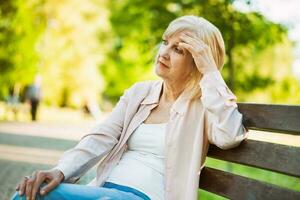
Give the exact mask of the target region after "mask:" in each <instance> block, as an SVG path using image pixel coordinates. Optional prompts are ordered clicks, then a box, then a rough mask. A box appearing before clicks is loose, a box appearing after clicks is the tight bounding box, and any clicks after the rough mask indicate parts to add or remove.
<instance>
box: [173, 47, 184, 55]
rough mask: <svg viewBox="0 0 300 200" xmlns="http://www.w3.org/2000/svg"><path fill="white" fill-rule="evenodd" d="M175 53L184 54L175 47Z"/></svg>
mask: <svg viewBox="0 0 300 200" xmlns="http://www.w3.org/2000/svg"><path fill="white" fill-rule="evenodd" d="M174 51H175V52H176V53H178V54H183V50H182V49H179V48H178V47H174Z"/></svg>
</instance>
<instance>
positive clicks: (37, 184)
mask: <svg viewBox="0 0 300 200" xmlns="http://www.w3.org/2000/svg"><path fill="white" fill-rule="evenodd" d="M45 177H46V176H45V173H44V172H38V173H37V174H36V179H35V182H34V184H33V187H32V191H31V198H32V199H35V197H36V193H37V192H38V190H39V188H40V186H41V184H42V183H43V182H44V180H45Z"/></svg>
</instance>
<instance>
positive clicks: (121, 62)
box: [101, 0, 286, 101]
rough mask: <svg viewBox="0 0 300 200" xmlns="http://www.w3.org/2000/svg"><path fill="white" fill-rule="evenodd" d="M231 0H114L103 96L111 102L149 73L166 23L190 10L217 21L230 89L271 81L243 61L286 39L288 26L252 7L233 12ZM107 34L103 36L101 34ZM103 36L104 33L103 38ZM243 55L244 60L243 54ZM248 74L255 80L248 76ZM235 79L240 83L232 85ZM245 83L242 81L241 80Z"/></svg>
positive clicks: (258, 85)
mask: <svg viewBox="0 0 300 200" xmlns="http://www.w3.org/2000/svg"><path fill="white" fill-rule="evenodd" d="M233 2H234V1H229V0H202V1H192V0H186V1H168V0H167V1H158V0H154V1H147V2H145V1H141V0H130V1H129V0H127V1H126V0H125V1H112V2H110V4H109V8H110V10H111V15H110V21H111V32H112V39H111V40H110V42H111V43H112V44H113V45H111V48H110V51H109V52H108V53H107V59H106V62H105V65H102V66H101V71H102V73H103V74H104V78H105V82H106V83H107V86H106V88H105V91H104V95H105V96H106V97H108V98H109V99H112V100H114V101H116V100H117V98H118V96H120V95H121V93H122V92H123V90H124V89H125V88H127V87H129V85H131V84H132V83H133V82H136V81H137V80H143V79H146V78H149V75H148V74H149V73H150V71H151V68H152V64H153V57H154V55H155V52H156V51H155V47H156V46H157V45H158V44H159V42H160V40H161V36H162V34H163V31H164V30H165V28H166V27H167V25H168V23H169V22H170V21H171V20H173V19H174V18H176V17H179V16H182V15H186V14H193V15H198V16H202V17H204V18H206V19H208V20H209V21H211V22H212V23H213V24H215V25H216V26H217V27H218V28H219V29H220V30H221V32H222V34H223V37H224V40H225V45H226V53H227V62H226V64H225V67H224V70H223V74H224V76H225V80H226V81H227V82H228V85H229V87H230V88H231V89H232V90H237V91H240V90H241V88H247V91H246V92H249V91H252V90H254V89H255V88H258V87H260V88H265V87H267V85H269V84H271V83H272V77H271V76H263V75H262V74H261V71H260V70H256V69H255V68H254V67H251V69H252V70H251V72H250V73H244V71H245V69H244V66H245V65H246V64H247V63H245V62H243V61H245V58H247V59H246V61H249V62H250V63H251V62H252V61H251V58H253V57H255V56H256V55H259V54H260V53H261V52H263V51H264V50H265V49H266V48H267V47H270V46H273V45H275V44H278V43H280V42H281V41H282V40H283V39H284V38H286V29H285V28H284V27H283V26H282V25H279V24H275V23H272V22H270V21H268V20H266V19H265V18H264V17H263V16H262V15H261V14H259V13H256V12H250V13H242V12H240V11H237V10H236V9H235V8H234V7H233V5H232V3H233ZM104 38H105V37H104ZM105 39H107V38H105ZM242 56H244V59H243V58H242ZM237 70H238V72H237ZM249 77H251V78H252V79H253V78H255V80H256V81H252V82H251V81H250V82H249V81H247V80H249V79H250V78H249ZM235 83H239V84H235ZM240 83H243V84H240ZM245 85H246V86H245Z"/></svg>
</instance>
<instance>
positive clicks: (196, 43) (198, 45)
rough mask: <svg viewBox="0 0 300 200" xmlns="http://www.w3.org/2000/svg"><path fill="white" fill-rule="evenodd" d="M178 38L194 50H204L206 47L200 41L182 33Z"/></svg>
mask: <svg viewBox="0 0 300 200" xmlns="http://www.w3.org/2000/svg"><path fill="white" fill-rule="evenodd" d="M180 38H181V39H182V40H183V41H184V42H186V43H189V44H191V45H192V46H194V47H195V48H202V49H204V48H206V47H208V46H207V45H206V44H205V43H204V42H203V41H202V40H199V39H198V38H196V37H195V36H193V35H188V34H186V33H184V34H182V35H181V36H180Z"/></svg>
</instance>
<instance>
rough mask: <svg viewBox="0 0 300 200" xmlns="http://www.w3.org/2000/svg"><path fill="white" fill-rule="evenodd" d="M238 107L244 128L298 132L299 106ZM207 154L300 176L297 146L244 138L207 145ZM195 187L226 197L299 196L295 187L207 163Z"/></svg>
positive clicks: (273, 199)
mask: <svg viewBox="0 0 300 200" xmlns="http://www.w3.org/2000/svg"><path fill="white" fill-rule="evenodd" d="M238 109H239V111H240V112H241V113H242V114H243V124H244V126H245V127H247V128H248V129H255V130H266V131H271V132H280V133H286V134H294V135H300V106H290V105H267V104H249V103H239V104H238ZM208 156H209V157H212V158H215V159H219V160H224V161H229V162H233V163H238V164H242V165H246V166H251V167H255V168H261V169H265V170H271V171H274V172H279V173H282V174H286V175H289V176H293V177H298V178H300V148H299V147H293V146H288V145H281V144H274V143H268V142H261V141H254V140H250V139H248V140H246V141H243V142H242V143H241V145H240V146H238V147H236V148H234V149H230V150H222V149H219V148H218V147H216V146H214V145H210V147H209V151H208ZM199 187H200V188H201V189H204V190H207V191H209V192H212V193H215V194H218V195H221V196H223V197H227V198H230V199H245V200H254V199H255V200H259V199H264V200H265V199H266V200H277V199H278V200H279V199H280V200H281V199H300V192H299V191H293V190H290V189H286V188H282V187H279V186H276V185H272V184H268V183H264V182H261V181H258V180H254V179H251V178H246V177H242V176H239V175H235V174H232V173H229V172H225V171H221V170H217V169H213V168H209V167H205V168H204V169H203V170H202V172H201V177H200V184H199Z"/></svg>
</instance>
